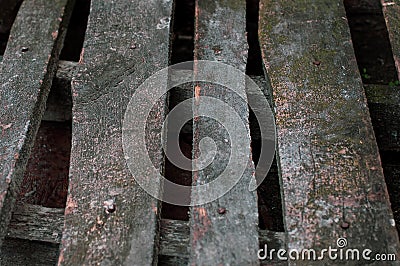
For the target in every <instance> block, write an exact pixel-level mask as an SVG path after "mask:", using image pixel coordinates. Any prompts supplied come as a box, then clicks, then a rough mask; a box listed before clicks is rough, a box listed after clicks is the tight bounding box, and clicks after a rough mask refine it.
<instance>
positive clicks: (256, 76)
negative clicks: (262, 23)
mask: <svg viewBox="0 0 400 266" xmlns="http://www.w3.org/2000/svg"><path fill="white" fill-rule="evenodd" d="M258 13H259V0H247V1H246V29H247V41H248V44H249V53H248V60H247V65H246V74H247V75H251V78H252V79H253V80H254V81H255V82H256V83H257V85H258V86H259V87H260V88H261V89H262V90H263V92H264V94H265V95H266V97H267V99H268V101H269V102H270V103H271V99H272V98H271V91H270V89H268V88H270V86H269V84H268V81H267V80H266V78H265V76H264V68H263V63H262V57H261V49H260V44H259V41H258V16H259V15H258ZM249 123H250V137H251V150H252V158H253V161H254V164H255V165H256V166H257V165H258V161H259V158H260V152H261V135H260V134H261V133H260V126H259V124H258V121H257V119H256V117H255V115H254V113H253V111H252V110H250V115H249ZM257 195H258V213H259V228H260V229H263V230H264V229H267V230H271V231H277V232H283V231H284V227H283V214H282V199H281V188H280V183H279V174H278V167H277V164H276V159H274V162H273V164H272V166H271V169H270V171H269V172H268V175H267V177H266V178H265V179H264V181H263V182H262V184H261V185H260V186H259V187H258V189H257Z"/></svg>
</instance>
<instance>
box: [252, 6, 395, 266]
mask: <svg viewBox="0 0 400 266" xmlns="http://www.w3.org/2000/svg"><path fill="white" fill-rule="evenodd" d="M345 17H346V14H345V10H344V7H343V3H342V2H341V1H331V0H319V1H306V2H304V1H301V2H298V1H270V0H262V1H261V5H260V31H259V35H260V45H261V49H262V53H263V60H264V65H265V66H266V71H267V73H268V76H269V78H270V80H271V85H272V88H273V98H274V105H275V108H276V124H277V133H278V147H279V149H278V158H279V160H278V161H279V162H278V163H279V164H280V169H281V175H282V177H281V178H282V184H283V200H284V207H283V209H284V217H285V227H286V228H285V229H286V230H287V245H288V248H290V249H298V250H301V249H304V248H314V249H316V250H321V249H323V248H327V247H329V246H333V247H336V240H337V239H338V238H340V237H345V238H347V241H348V247H349V248H358V249H359V250H363V249H364V248H369V249H371V250H373V252H380V253H394V254H396V255H397V257H399V250H400V249H399V247H400V246H399V239H398V235H397V232H396V228H395V226H394V220H393V216H392V213H391V210H390V202H389V197H388V194H387V189H386V184H385V181H384V177H383V172H382V168H381V165H380V159H379V155H378V149H377V145H376V141H375V138H374V133H373V129H372V125H371V121H370V117H369V112H368V108H367V104H366V98H365V94H364V91H363V87H362V83H361V79H360V76H359V73H358V69H357V64H356V60H355V56H354V54H353V49H352V46H351V38H350V33H349V29H348V25H347V22H346V19H345ZM310 263H311V262H310ZM331 263H334V262H331Z"/></svg>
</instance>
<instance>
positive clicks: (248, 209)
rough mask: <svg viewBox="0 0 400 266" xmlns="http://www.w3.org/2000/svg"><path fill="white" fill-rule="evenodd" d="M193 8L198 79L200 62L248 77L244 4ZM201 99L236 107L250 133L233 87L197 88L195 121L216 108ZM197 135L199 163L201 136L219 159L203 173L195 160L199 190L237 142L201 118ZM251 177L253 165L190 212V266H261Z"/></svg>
mask: <svg viewBox="0 0 400 266" xmlns="http://www.w3.org/2000/svg"><path fill="white" fill-rule="evenodd" d="M195 8H196V21H195V51H194V53H195V66H194V67H195V75H196V71H197V70H196V68H197V67H198V63H197V62H196V60H212V61H219V62H222V63H226V64H229V65H231V66H234V67H236V68H237V69H239V70H241V71H243V72H244V70H245V66H246V55H247V44H246V30H245V25H246V20H245V10H246V6H245V1H240V0H239V1H214V0H205V1H196V7H195ZM226 74H228V73H226ZM237 85H238V87H239V88H237V91H238V93H239V96H241V97H244V98H246V93H245V79H244V77H243V78H239V79H238V83H237ZM202 96H211V97H215V98H216V99H219V100H221V101H223V102H225V103H226V104H228V105H229V106H232V107H234V108H235V111H236V113H237V114H238V115H239V116H240V118H241V119H242V120H243V123H246V130H247V131H249V127H248V115H249V111H248V108H247V104H246V103H245V102H244V101H242V99H240V97H238V95H237V94H236V95H235V93H234V92H233V91H232V88H229V90H226V89H224V88H223V87H221V86H218V85H215V84H201V83H199V84H197V85H196V87H195V102H196V103H195V108H194V115H195V117H196V116H198V110H199V109H200V108H203V109H205V110H207V108H209V109H208V110H209V111H211V109H212V107H213V106H208V105H209V103H207V102H205V101H202V99H201V98H199V97H202ZM221 111H222V110H221ZM223 112H225V113H223ZM228 112H229V111H228V110H223V111H222V113H223V114H224V116H225V117H231V115H232V114H230V113H228ZM225 126H226V125H225ZM238 126H239V125H238ZM193 132H194V139H193V147H194V151H193V154H194V155H195V158H196V156H198V154H199V149H200V141H201V139H202V138H203V137H210V138H211V139H213V141H214V142H215V143H216V145H217V147H218V156H217V157H215V158H214V160H213V162H212V164H211V165H210V166H208V167H207V168H205V169H204V170H200V171H196V169H198V168H199V162H198V161H197V160H194V163H193V166H194V169H195V171H194V172H193V184H194V185H200V184H204V183H207V182H209V181H211V180H213V179H215V178H217V177H218V175H219V174H221V171H222V170H224V169H225V167H226V166H227V162H228V160H229V159H230V158H229V155H230V154H229V152H230V147H227V146H228V145H226V143H224V139H225V138H226V139H230V140H231V141H233V139H232V137H237V136H236V135H235V134H236V133H237V132H229V135H228V134H227V132H226V131H225V132H224V130H223V129H222V128H220V127H218V125H215V123H213V121H210V120H207V118H203V117H197V118H196V119H195V120H194V128H193ZM244 139H245V138H244ZM243 141H244V144H243V147H245V149H246V152H248V154H250V141H247V140H243ZM225 142H226V141H225ZM203 152H204V151H203ZM235 167H236V166H235ZM237 167H238V168H239V167H240V166H237ZM221 169H222V170H221ZM235 170H237V169H233V170H232V174H237V172H235ZM253 174H254V165H253V164H252V163H250V162H249V163H248V165H247V167H246V169H245V172H244V174H243V176H242V179H241V180H240V181H239V182H238V184H237V185H236V186H235V187H234V188H233V189H232V190H230V191H229V192H228V193H226V194H225V195H224V196H222V197H221V198H219V199H217V200H215V201H213V202H210V203H206V204H203V205H200V206H194V207H192V208H191V214H190V234H191V244H190V245H191V254H190V264H192V265H216V264H225V265H230V264H232V265H256V264H258V259H257V250H258V234H257V222H258V213H257V201H256V193H255V192H254V191H253V192H250V191H249V190H248V186H249V182H250V180H251V178H254V177H253ZM213 189H215V191H223V190H224V189H225V187H224V184H221V185H218V186H216V187H214V188H213ZM206 197H208V193H196V192H194V191H193V190H192V201H193V202H199V201H201V200H204V199H205V198H206Z"/></svg>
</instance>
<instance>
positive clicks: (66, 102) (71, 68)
mask: <svg viewBox="0 0 400 266" xmlns="http://www.w3.org/2000/svg"><path fill="white" fill-rule="evenodd" d="M77 66H78V63H76V62H69V61H59V64H58V70H57V74H56V76H55V78H54V80H53V85H52V88H51V90H50V93H49V97H48V99H47V103H46V111H45V112H44V115H43V117H42V120H45V121H58V122H63V121H69V120H72V95H71V81H72V76H73V75H74V73H75V72H76V69H77Z"/></svg>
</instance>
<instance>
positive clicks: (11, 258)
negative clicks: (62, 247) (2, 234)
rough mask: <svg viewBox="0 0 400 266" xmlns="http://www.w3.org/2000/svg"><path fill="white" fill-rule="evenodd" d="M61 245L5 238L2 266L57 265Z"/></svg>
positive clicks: (0, 258)
mask: <svg viewBox="0 0 400 266" xmlns="http://www.w3.org/2000/svg"><path fill="white" fill-rule="evenodd" d="M58 246H59V245H57V244H52V243H45V242H40V241H29V240H23V239H16V238H5V239H4V244H3V247H2V251H1V256H0V265H2V266H7V265H13V266H26V265H29V266H53V265H56V263H57V257H58V253H59V247H58Z"/></svg>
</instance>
